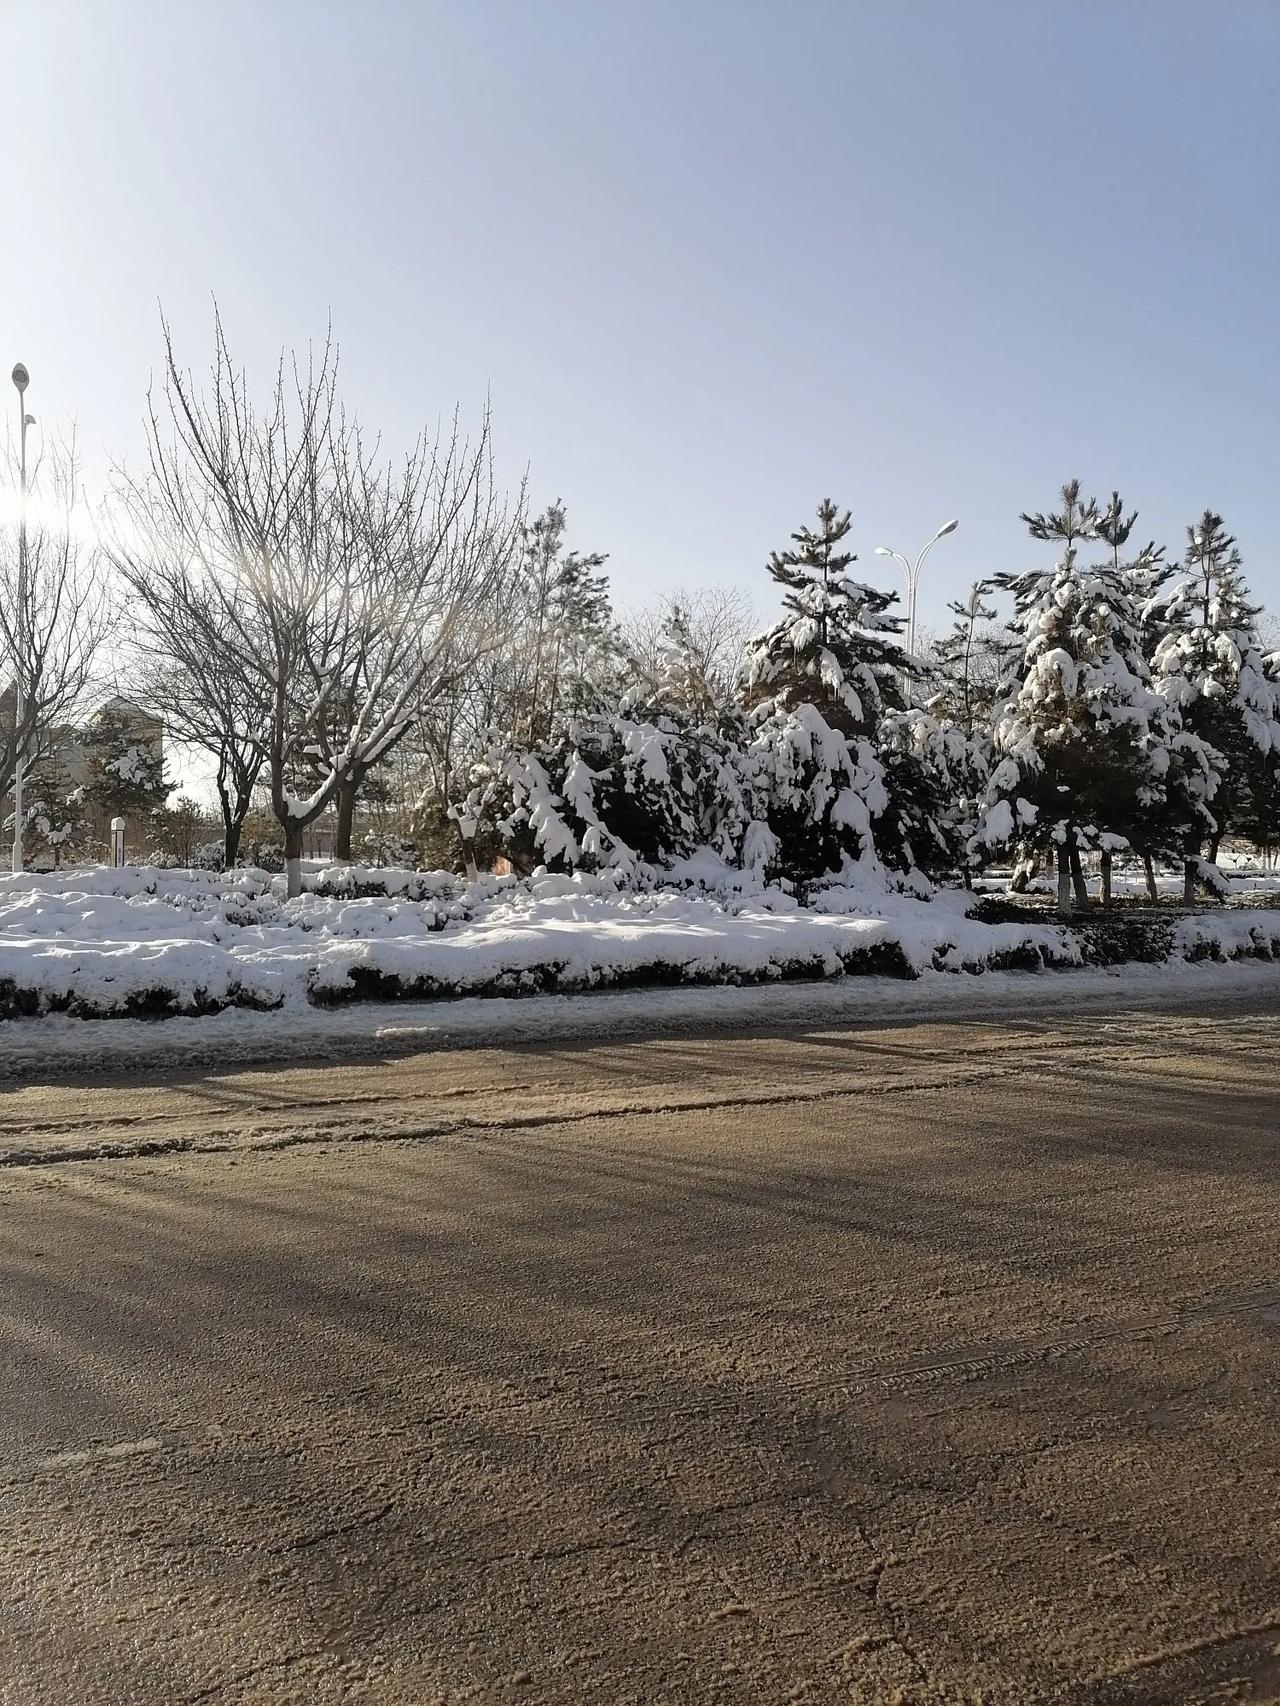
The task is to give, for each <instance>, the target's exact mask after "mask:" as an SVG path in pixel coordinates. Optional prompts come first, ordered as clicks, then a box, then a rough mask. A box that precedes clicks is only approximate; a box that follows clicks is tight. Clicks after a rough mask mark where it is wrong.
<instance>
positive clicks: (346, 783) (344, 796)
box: [333, 776, 360, 865]
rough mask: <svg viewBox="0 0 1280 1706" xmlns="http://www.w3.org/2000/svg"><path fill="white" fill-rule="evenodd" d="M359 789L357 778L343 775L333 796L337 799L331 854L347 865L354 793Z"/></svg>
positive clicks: (353, 821) (353, 819) (354, 805)
mask: <svg viewBox="0 0 1280 1706" xmlns="http://www.w3.org/2000/svg"><path fill="white" fill-rule="evenodd" d="M359 789H360V782H359V780H358V778H356V777H354V776H348V777H344V779H343V780H342V781H341V782H339V783H338V788H337V793H336V794H335V796H334V797H335V799H336V800H337V828H336V829H335V830H334V835H333V856H334V858H335V859H341V860H342V861H343V863H344V864H347V865H349V864H350V863H351V830H352V826H353V825H354V823H355V820H356V794H357V793H358V792H359Z"/></svg>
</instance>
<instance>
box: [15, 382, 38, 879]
mask: <svg viewBox="0 0 1280 1706" xmlns="http://www.w3.org/2000/svg"><path fill="white" fill-rule="evenodd" d="M10 377H11V378H12V380H13V383H14V385H15V387H16V388H17V392H18V421H19V428H18V445H19V456H18V469H19V473H18V480H19V485H18V491H19V508H18V611H17V621H16V623H15V625H14V627H15V634H14V650H15V654H16V655H15V658H14V664H15V668H14V672H13V733H14V763H13V870H14V874H15V876H16V875H17V874H18V873H19V872H20V871H21V870H22V772H23V768H24V766H25V761H26V750H25V749H26V737H25V734H24V732H23V727H22V720H23V717H24V716H25V715H26V704H25V700H24V693H23V689H24V688H25V686H26V682H25V680H24V679H23V678H24V675H25V673H26V660H27V428H28V427H29V426H34V425H35V416H34V415H29V414H28V413H27V410H26V390H27V386H28V385H29V384H30V383H31V375H30V374H29V373H28V372H27V370H26V368H25V367H24V366H23V365H22V363H21V362H17V363H16V364H15V366H14V369H13V373H12V374H11V375H10Z"/></svg>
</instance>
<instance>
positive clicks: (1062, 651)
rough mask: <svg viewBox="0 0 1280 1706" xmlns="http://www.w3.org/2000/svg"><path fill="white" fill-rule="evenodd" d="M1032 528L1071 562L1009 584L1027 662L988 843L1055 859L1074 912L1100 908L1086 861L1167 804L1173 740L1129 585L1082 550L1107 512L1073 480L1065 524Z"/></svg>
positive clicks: (1005, 716) (997, 731)
mask: <svg viewBox="0 0 1280 1706" xmlns="http://www.w3.org/2000/svg"><path fill="white" fill-rule="evenodd" d="M1023 520H1024V521H1025V522H1026V523H1027V526H1028V529H1029V530H1030V532H1031V534H1032V537H1033V538H1037V539H1053V540H1058V541H1061V543H1062V545H1063V547H1064V554H1063V558H1062V560H1061V561H1060V562H1059V563H1058V564H1057V565H1056V566H1055V567H1054V568H1053V569H1051V570H1036V571H1032V572H1030V573H1027V574H1021V575H1010V576H1002V577H1000V584H1001V585H1003V586H1005V587H1007V588H1008V589H1009V590H1010V591H1011V592H1012V593H1013V597H1014V617H1013V622H1012V624H1011V626H1012V628H1013V630H1014V632H1015V633H1016V635H1017V637H1018V640H1019V642H1020V651H1019V654H1018V656H1017V659H1016V662H1015V668H1014V671H1013V675H1012V678H1011V680H1010V682H1009V692H1008V694H1007V696H1006V697H1005V698H1004V701H1003V703H1002V704H1001V705H1000V706H999V707H998V708H997V711H996V714H995V719H994V723H993V728H992V759H993V765H994V768H993V770H992V773H991V780H990V784H989V787H988V793H987V801H986V810H985V813H984V816H983V821H982V823H981V825H980V827H979V830H978V834H977V837H976V842H977V844H978V845H979V846H986V847H988V848H992V849H995V848H1003V847H1012V848H1013V849H1014V851H1015V852H1016V853H1017V854H1018V855H1020V856H1022V857H1026V856H1028V855H1031V856H1043V855H1046V854H1053V855H1054V856H1055V858H1056V861H1057V868H1058V899H1059V904H1060V905H1061V906H1062V907H1063V908H1064V909H1066V908H1067V907H1068V906H1070V904H1071V900H1072V896H1073V893H1074V898H1075V901H1076V903H1077V904H1079V905H1083V904H1085V903H1086V902H1087V899H1088V896H1087V893H1086V891H1085V887H1084V877H1083V872H1082V869H1081V865H1080V853H1081V851H1082V850H1084V849H1098V850H1105V851H1109V850H1110V849H1112V848H1114V847H1117V846H1123V845H1125V844H1126V843H1127V841H1128V839H1129V833H1130V831H1131V830H1132V828H1133V827H1134V825H1135V821H1136V816H1137V803H1138V802H1140V801H1142V800H1145V799H1148V798H1154V797H1156V796H1158V795H1159V794H1160V791H1161V789H1162V788H1163V778H1164V775H1165V773H1166V771H1167V768H1168V762H1169V760H1168V753H1167V749H1166V748H1167V743H1166V741H1165V739H1164V734H1165V732H1166V731H1165V730H1164V728H1163V726H1162V725H1159V721H1158V715H1157V714H1158V713H1159V712H1161V711H1162V710H1163V706H1162V705H1161V704H1160V703H1159V701H1158V700H1157V699H1156V696H1155V695H1154V694H1153V693H1152V692H1151V689H1150V687H1149V685H1148V682H1147V671H1146V665H1145V662H1144V660H1143V658H1142V653H1141V641H1140V627H1139V621H1138V617H1137V613H1136V612H1135V611H1134V609H1133V605H1132V602H1131V600H1130V598H1129V596H1128V592H1127V588H1126V586H1125V583H1124V578H1123V576H1120V575H1118V574H1117V573H1116V572H1114V571H1111V572H1108V570H1106V569H1095V568H1082V567H1081V566H1080V564H1079V562H1078V544H1079V542H1080V541H1082V540H1085V539H1091V538H1095V537H1097V536H1098V527H1099V521H1100V515H1099V511H1098V506H1097V504H1096V503H1095V502H1094V501H1093V500H1090V501H1089V502H1087V503H1086V502H1085V501H1084V500H1083V499H1082V498H1081V495H1080V486H1079V482H1078V481H1075V480H1072V481H1070V482H1069V483H1068V484H1067V485H1065V486H1064V487H1063V488H1062V507H1061V509H1060V510H1059V511H1058V512H1057V513H1051V514H1049V515H1024V516H1023Z"/></svg>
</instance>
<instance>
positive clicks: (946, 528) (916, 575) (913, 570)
mask: <svg viewBox="0 0 1280 1706" xmlns="http://www.w3.org/2000/svg"><path fill="white" fill-rule="evenodd" d="M959 525H960V521H959V518H957V519H956V520H955V521H948V522H945V523H944V524H943V525H942V526H941V527H940V528H939V529H938V531H937V532H936V533H935V534H934V536H933V538H932V539H931V540H930V541H929V543H928V544H927V545H926V546H925V548H924V550H923V551H921V553H920V555H919V556H918V557H917V558H916V560H915V562H914V563H909V562H908V561H907V559H906V558H905V557H904V556H903V555H902V552H901V551H891V550H890V549H889V547H888V546H887V545H877V546H876V556H877V557H894V558H896V559H897V561H898V562H899V563H901V565H902V572H903V574H904V575H906V577H907V651H908V652H909V653H910V655H911V656H912V657H914V656H915V655H916V589H917V588H918V587H919V585H920V566H921V564H922V563H923V562H924V560H925V558H926V557H927V556H928V555H929V553H930V551H932V550H933V548H934V546H935V545H936V544H937V543H938V541H939V539H945V538H946V536H947V534H948V533H954V532H955V530H956V528H957V527H959Z"/></svg>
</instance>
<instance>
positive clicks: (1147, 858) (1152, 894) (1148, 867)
mask: <svg viewBox="0 0 1280 1706" xmlns="http://www.w3.org/2000/svg"><path fill="white" fill-rule="evenodd" d="M1142 879H1143V881H1144V882H1145V883H1146V885H1147V899H1148V900H1150V901H1156V900H1158V899H1159V898H1160V896H1159V892H1158V890H1157V889H1156V872H1155V866H1154V865H1153V864H1152V863H1151V855H1150V853H1144V854H1143V855H1142Z"/></svg>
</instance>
